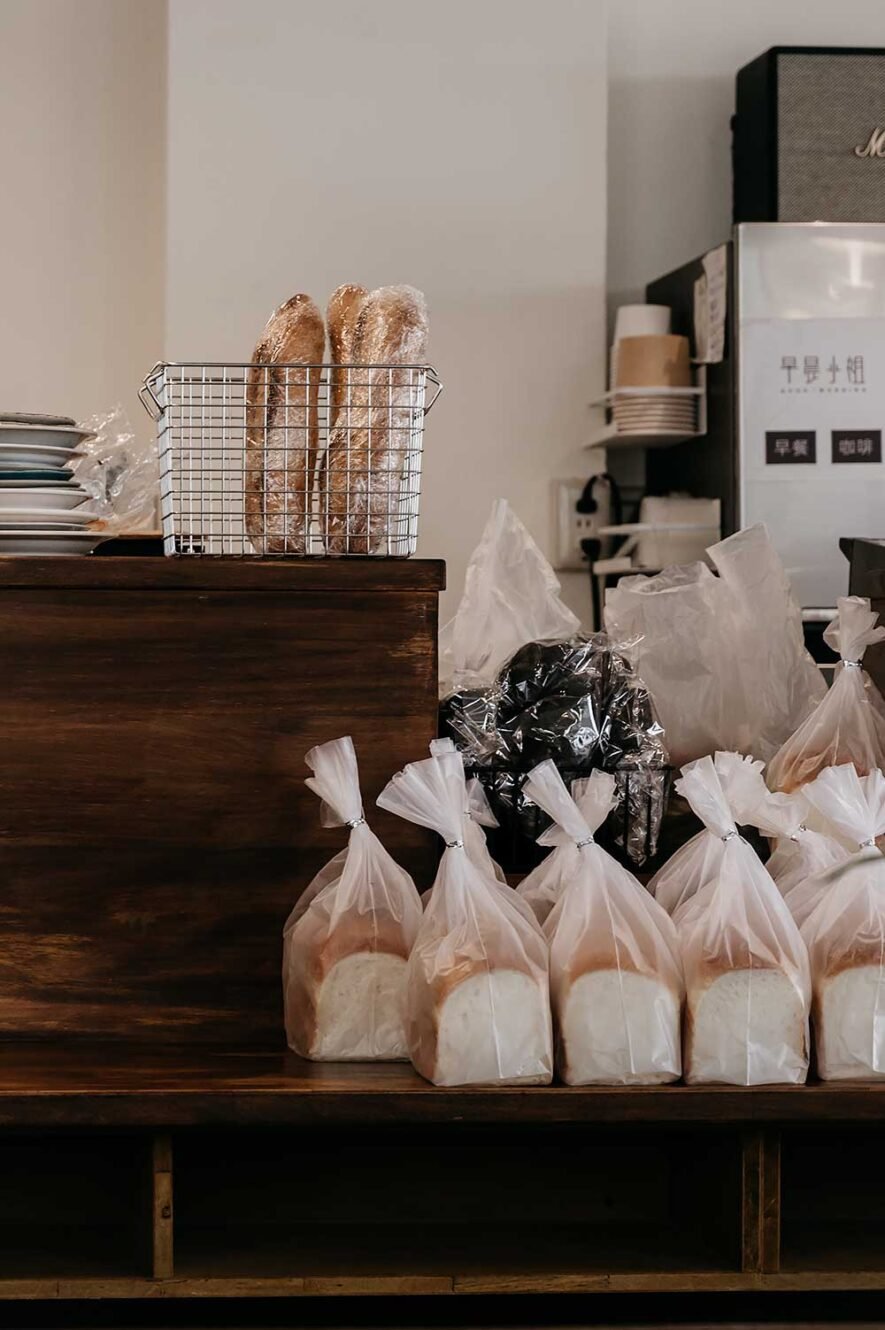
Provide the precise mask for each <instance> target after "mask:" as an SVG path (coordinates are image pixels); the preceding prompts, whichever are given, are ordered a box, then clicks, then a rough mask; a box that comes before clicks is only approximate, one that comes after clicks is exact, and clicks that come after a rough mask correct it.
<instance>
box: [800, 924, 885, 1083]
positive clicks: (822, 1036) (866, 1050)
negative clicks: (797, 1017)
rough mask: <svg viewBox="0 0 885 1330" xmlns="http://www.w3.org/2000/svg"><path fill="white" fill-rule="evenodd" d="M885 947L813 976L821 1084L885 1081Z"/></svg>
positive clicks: (855, 954) (862, 949) (863, 949)
mask: <svg viewBox="0 0 885 1330" xmlns="http://www.w3.org/2000/svg"><path fill="white" fill-rule="evenodd" d="M883 961H885V947H883V945H882V939H881V938H880V939H878V940H876V941H875V942H874V943H873V944H870V945H866V946H864V945H861V946H856V947H855V948H853V950H852V952H850V953H849V954H848V955H847V956H845V957H843V958H842V959H841V960H840V961H839V963H838V965H836V966H833V968H832V969H831V970H830V971H829V973H825V974H823V975H820V976H818V975H815V981H814V1005H813V1010H814V1022H815V1032H816V1041H815V1043H816V1048H817V1070H818V1075H819V1076H820V1078H821V1080H824V1081H845V1080H873V1079H876V1080H878V1079H881V1078H882V1077H883V1076H885V1020H883V1018H882V1012H883V1010H885V965H883Z"/></svg>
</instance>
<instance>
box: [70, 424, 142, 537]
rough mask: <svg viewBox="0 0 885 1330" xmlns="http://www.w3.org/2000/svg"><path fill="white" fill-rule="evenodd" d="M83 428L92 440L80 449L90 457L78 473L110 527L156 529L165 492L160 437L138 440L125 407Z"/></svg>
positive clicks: (117, 530) (78, 466)
mask: <svg viewBox="0 0 885 1330" xmlns="http://www.w3.org/2000/svg"><path fill="white" fill-rule="evenodd" d="M83 428H84V429H88V430H91V431H92V434H93V437H91V438H89V439H86V440H85V441H84V442H83V443H82V444H81V445H80V448H79V451H80V452H81V453H84V454H85V456H83V457H81V458H80V459H79V460H77V461H76V462H75V463H74V470H75V475H76V478H77V481H78V483H79V484H81V485H82V486H83V488H84V489H85V490H86V491H87V493H89V494H91V495H92V499H93V507H94V508H95V511H96V512H97V513H99V514H100V516H101V518H102V520H103V521H104V523H105V529H106V530H107V531H109V532H112V533H114V534H117V533H120V532H127V533H131V532H138V531H154V530H156V529H157V527H158V526H159V521H158V507H157V505H158V500H159V488H160V472H159V462H158V455H157V440H156V438H154V437H151V438H147V439H140V438H138V437H137V436H136V435H135V433H134V431H133V429H132V426H131V424H130V422H129V417H128V416H127V415H126V412H125V411H124V409H123V407H122V406H115V407H114V409H113V410H112V411H108V412H105V413H104V414H101V415H95V416H90V418H89V420H87V421H86V422H85V424H84V426H83Z"/></svg>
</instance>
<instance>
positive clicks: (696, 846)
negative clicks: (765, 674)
mask: <svg viewBox="0 0 885 1330" xmlns="http://www.w3.org/2000/svg"><path fill="white" fill-rule="evenodd" d="M713 766H714V769H715V773H716V778H717V781H718V784H719V788H720V789H721V791H722V794H723V797H724V800H725V804H726V806H727V809H728V816H729V817H730V818H732V819H733V821H734V823H735V824H736V825H739V826H754V825H755V822H754V820H753V819H754V814H755V812H756V810H757V809H758V807H759V805H760V803H761V802H762V801H763V800H764V798H765V797H766V795H767V794H768V790H767V789H766V786H765V781H764V779H763V776H762V763H761V762H757V761H756V759H755V758H752V757H742V756H741V754H740V753H717V754H716V755H715V757H714V758H713ZM678 788H679V785H678V783H677V789H678ZM695 811H697V810H695ZM702 820H704V819H702ZM725 844H726V842H725V841H724V840H723V838H722V835H721V834H720V833H719V832H717V831H716V830H713V829H710V828H708V827H707V826H705V827H704V829H703V830H702V831H699V832H698V833H697V834H696V835H694V836H692V837H691V839H690V840H688V841H686V842H685V844H684V845H681V846H680V847H679V849H678V850H677V851H676V853H675V854H673V855H671V857H670V858H669V859H668V860H667V862H666V863H665V864H663V865H662V866H661V867H660V868H659V869H658V871H657V873H655V875H654V877H653V878H652V879H651V881H650V882H649V884H648V890H649V891H650V892H651V894H652V895H653V896H654V898H655V900H656V901H657V902H658V904H659V905H661V906H662V907H663V908H664V909H665V910H666V911H667V913H668V914H671V915H673V914H675V913H676V911H677V910H679V909H680V907H681V906H683V905H685V903H686V902H687V901H689V900H691V898H692V897H693V896H694V895H695V894H696V893H697V892H698V891H700V889H701V887H704V886H706V884H707V883H708V882H711V881H713V880H715V878H716V877H717V876H718V873H719V868H720V864H721V862H722V856H723V854H724V853H725Z"/></svg>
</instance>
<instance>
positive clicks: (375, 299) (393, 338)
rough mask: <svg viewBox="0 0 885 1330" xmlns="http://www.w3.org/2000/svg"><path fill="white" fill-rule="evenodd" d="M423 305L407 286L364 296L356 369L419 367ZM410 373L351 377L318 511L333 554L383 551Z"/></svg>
mask: <svg viewBox="0 0 885 1330" xmlns="http://www.w3.org/2000/svg"><path fill="white" fill-rule="evenodd" d="M426 356H427V306H426V302H425V300H424V296H423V295H422V293H421V292H420V291H416V290H415V288H414V287H410V286H382V287H379V288H378V289H377V290H376V291H372V292H371V293H370V294H369V295H367V296H366V297H365V298H364V299H363V301H362V303H361V305H360V307H359V314H358V317H357V320H356V328H355V333H354V343H353V361H354V363H356V364H359V365H387V366H395V365H423V364H424V362H425V360H426ZM410 380H411V375H410V373H409V372H407V371H402V372H400V373H397V371H396V370H395V369H394V370H390V369H378V370H374V371H371V372H367V373H364V372H362V371H360V372H358V374H357V375H356V381H355V382H353V381H352V383H351V387H350V411H349V416H348V420H347V421H346V422H345V421H342V420H341V419H340V418H339V420H338V427H337V428H336V429H334V430H333V433H332V437H331V438H330V442H329V454H328V464H327V467H326V493H325V495H324V509H325V514H326V519H325V520H326V530H327V533H328V539H327V549H328V551H329V553H332V554H373V553H379V552H384V551H385V550H386V548H387V545H388V540H389V537H390V535H391V527H392V520H391V519H392V514H393V513H394V512H395V511H396V508H397V503H398V500H399V491H400V480H401V476H402V469H403V460H404V457H405V453H406V450H407V448H408V443H409V428H410V424H411V410H410V401H411V390H410V386H409V385H410Z"/></svg>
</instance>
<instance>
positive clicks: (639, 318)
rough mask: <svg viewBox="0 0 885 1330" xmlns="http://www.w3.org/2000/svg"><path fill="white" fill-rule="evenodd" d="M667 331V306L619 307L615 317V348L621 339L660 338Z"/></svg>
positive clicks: (668, 311) (668, 317) (668, 309)
mask: <svg viewBox="0 0 885 1330" xmlns="http://www.w3.org/2000/svg"><path fill="white" fill-rule="evenodd" d="M669 331H670V307H669V305H621V307H620V308H619V310H618V312H617V314H616V315H615V338H614V342H615V346H617V344H618V342H620V340H621V338H623V337H662V336H666V334H667V333H668V332H669Z"/></svg>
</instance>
